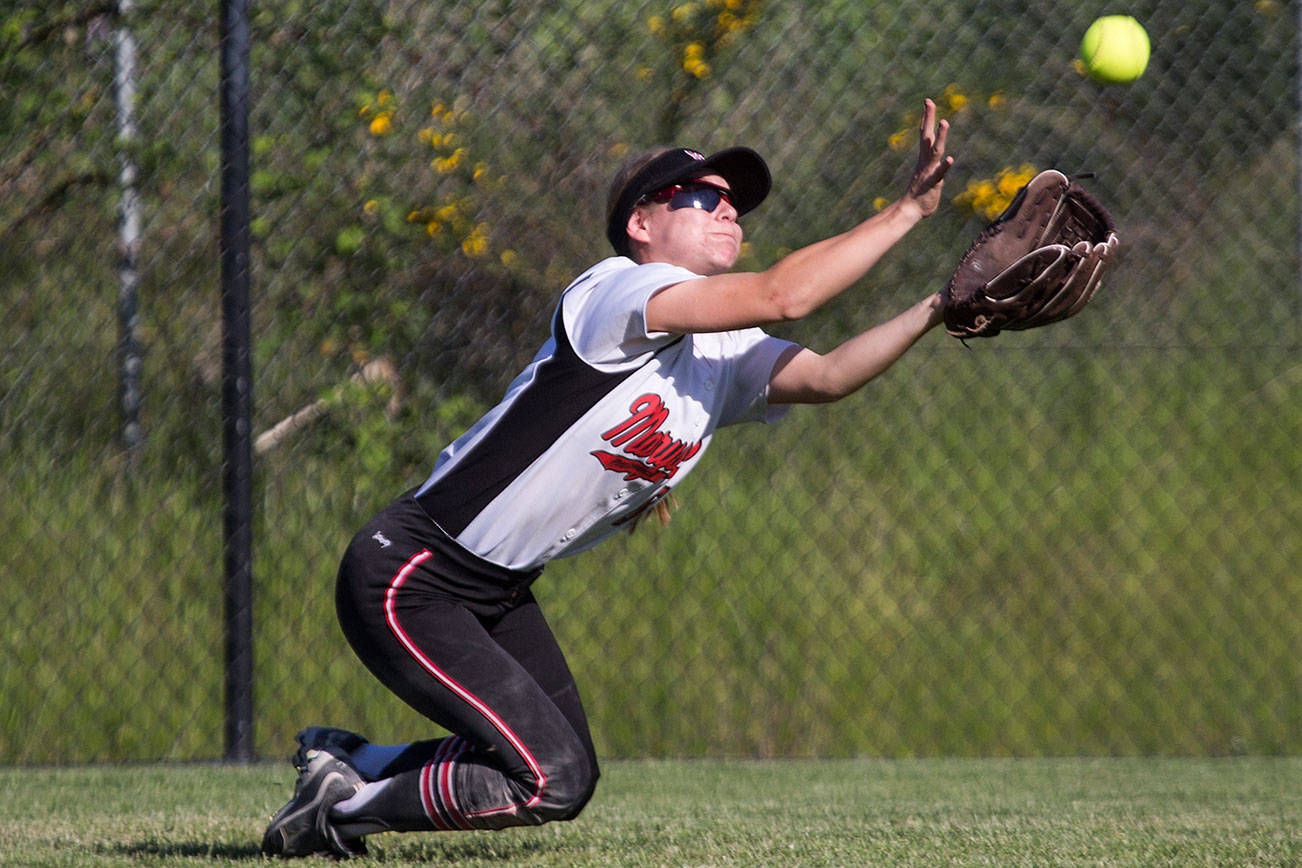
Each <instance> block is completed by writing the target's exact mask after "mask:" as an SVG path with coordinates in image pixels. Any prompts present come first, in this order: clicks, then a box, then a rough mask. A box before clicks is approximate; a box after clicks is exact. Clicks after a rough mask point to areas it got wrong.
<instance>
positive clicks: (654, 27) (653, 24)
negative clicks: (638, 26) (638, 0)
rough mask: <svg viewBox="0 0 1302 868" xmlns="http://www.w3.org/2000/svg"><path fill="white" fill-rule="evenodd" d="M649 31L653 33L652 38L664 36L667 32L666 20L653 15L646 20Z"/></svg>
mask: <svg viewBox="0 0 1302 868" xmlns="http://www.w3.org/2000/svg"><path fill="white" fill-rule="evenodd" d="M646 26H647V29H648V30H650V31H651V35H652V36H663V35H664V32H665V19H663V18H661V17H660V16H659V15H652V16H651V17H650V18H648V19H647V20H646Z"/></svg>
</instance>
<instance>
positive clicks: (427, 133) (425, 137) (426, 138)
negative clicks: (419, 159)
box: [416, 127, 434, 145]
mask: <svg viewBox="0 0 1302 868" xmlns="http://www.w3.org/2000/svg"><path fill="white" fill-rule="evenodd" d="M416 141H418V142H422V143H424V144H426V145H431V144H433V143H434V128H433V127H425V128H424V129H422V130H421V131H420V132H418V133H416Z"/></svg>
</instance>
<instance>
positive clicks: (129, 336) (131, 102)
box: [113, 0, 143, 467]
mask: <svg viewBox="0 0 1302 868" xmlns="http://www.w3.org/2000/svg"><path fill="white" fill-rule="evenodd" d="M130 13H131V0H118V4H117V16H116V17H117V27H116V28H115V29H114V33H113V40H114V49H115V50H114V53H113V56H114V70H113V91H114V101H115V102H116V103H117V115H118V148H119V149H120V151H121V166H120V169H119V173H118V184H119V185H120V187H121V196H122V199H121V203H120V204H119V206H118V252H119V255H120V259H119V260H118V323H119V333H120V338H119V342H118V356H119V360H118V362H119V365H120V366H121V371H120V374H119V377H120V383H119V395H120V398H119V400H120V408H121V411H122V442H123V446H124V447H125V448H126V454H127V461H128V466H130V467H134V465H135V461H136V457H137V454H138V453H139V451H140V442H141V430H140V405H141V403H143V393H142V391H141V385H140V373H141V372H140V369H141V360H140V339H139V337H138V332H139V328H140V317H139V312H138V290H139V287H140V271H139V254H140V192H139V190H137V189H136V182H137V177H138V174H139V172H138V169H137V167H136V157H135V153H134V151H133V148H134V147H135V144H136V121H135V104H136V40H135V36H134V35H133V34H132V33H131V19H130Z"/></svg>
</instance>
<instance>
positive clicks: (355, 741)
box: [292, 726, 366, 774]
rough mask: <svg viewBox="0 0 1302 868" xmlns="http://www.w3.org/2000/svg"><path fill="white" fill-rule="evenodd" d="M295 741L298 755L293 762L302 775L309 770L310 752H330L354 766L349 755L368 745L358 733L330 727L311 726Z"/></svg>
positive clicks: (295, 755) (296, 737) (295, 737)
mask: <svg viewBox="0 0 1302 868" xmlns="http://www.w3.org/2000/svg"><path fill="white" fill-rule="evenodd" d="M294 740H295V741H297V742H298V753H296V754H294V758H293V760H292V762H293V763H294V768H296V769H298V771H299V773H300V774H302V772H303V769H305V768H307V754H308V751H313V750H328V751H330V753H332V754H334V755H335V757H336V758H337V759H341V760H343V761H344V762H346V763H348V764H349V765H352V758H351V757H349V756H348V754H350V753H352V752H353V751H355V750H357V749H358V748H359V747H361V746H362V745H364V744H366V739H365V738H363V737H362V736H360V735H358V734H357V733H355V732H349V731H348V730H346V729H336V728H334V727H330V726H309V727H308V728H307V729H305V730H303V731H302V732H300V733H299V734H298V735H296V736H294Z"/></svg>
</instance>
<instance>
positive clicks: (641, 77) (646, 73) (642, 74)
mask: <svg viewBox="0 0 1302 868" xmlns="http://www.w3.org/2000/svg"><path fill="white" fill-rule="evenodd" d="M652 72H653V70H652V69H651V67H649V66H644V67H642V68H641V69H639V70H638V71H637V80H638V81H646V80H647V79H648V78H650V77H651V73H652Z"/></svg>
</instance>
